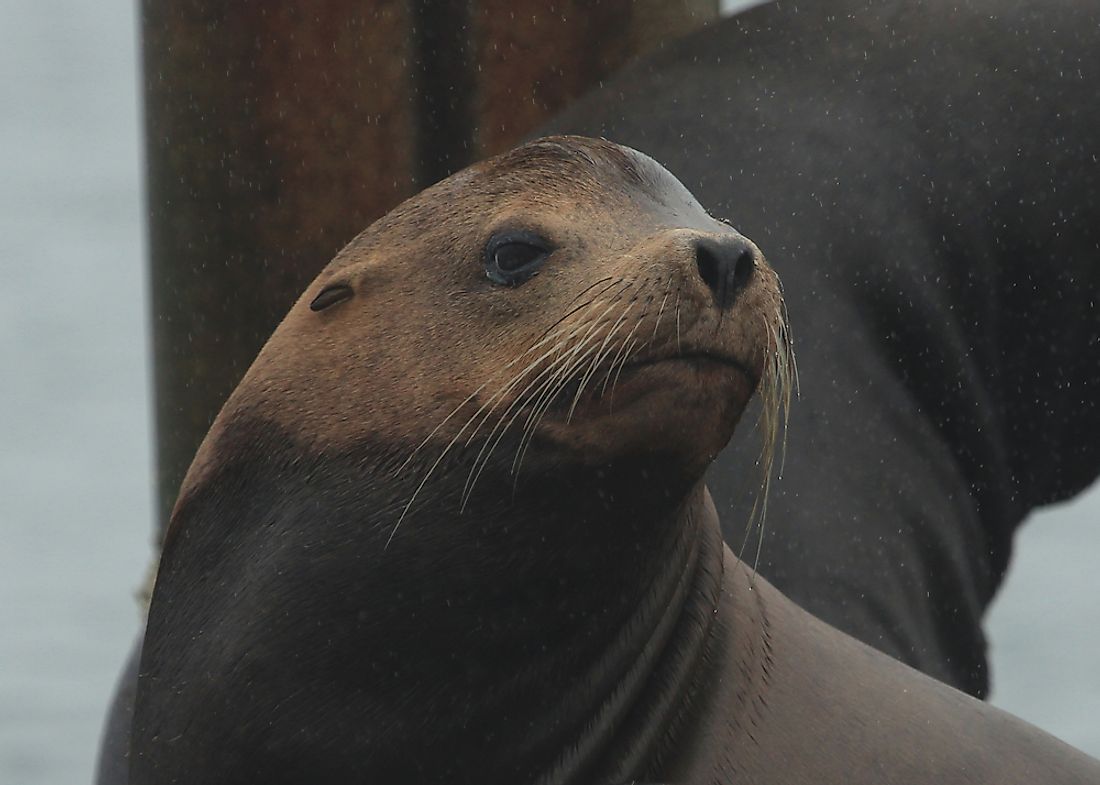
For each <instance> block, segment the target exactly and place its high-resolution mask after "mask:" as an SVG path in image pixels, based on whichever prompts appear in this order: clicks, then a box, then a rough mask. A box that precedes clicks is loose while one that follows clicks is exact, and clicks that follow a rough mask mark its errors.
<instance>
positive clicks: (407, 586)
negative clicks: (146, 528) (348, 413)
mask: <svg viewBox="0 0 1100 785" xmlns="http://www.w3.org/2000/svg"><path fill="white" fill-rule="evenodd" d="M236 427H244V426H243V425H242V424H238V426H236ZM245 430H247V431H248V433H247V435H246V434H245V433H244V432H238V433H235V434H233V438H232V442H233V443H234V444H236V445H249V447H248V448H247V449H246V451H245V453H244V454H242V455H240V456H239V457H237V456H234V455H233V454H232V453H231V452H230V451H228V450H224V449H223V450H221V451H220V452H219V454H220V455H221V456H223V458H225V459H226V460H225V462H224V463H223V464H220V465H219V466H218V467H217V468H214V469H212V470H211V472H210V474H209V477H210V480H209V482H207V483H203V484H202V485H201V486H200V487H199V488H197V489H196V490H195V491H194V492H193V493H192V494H191V495H190V497H189V498H188V499H186V500H184V501H183V502H181V505H180V507H179V509H178V514H179V515H180V516H181V519H182V520H181V521H180V523H181V524H182V525H181V526H180V527H179V534H178V536H177V537H176V538H175V539H174V540H173V542H172V544H171V547H170V548H169V549H168V550H167V551H166V555H165V560H164V562H163V567H162V569H163V572H162V575H161V580H162V581H163V582H164V583H163V589H162V591H161V602H160V605H161V607H172V606H173V605H174V606H175V612H177V613H185V614H187V615H195V616H196V618H194V619H192V621H193V622H194V626H195V628H196V629H202V630H203V635H201V636H199V638H198V639H197V640H196V641H194V642H193V645H192V646H191V647H190V649H189V650H187V651H184V650H183V649H180V650H179V651H178V652H176V651H167V650H164V651H160V652H157V656H158V657H159V658H168V659H169V660H174V659H175V658H176V657H183V656H188V657H193V656H200V657H205V656H206V655H205V654H204V651H205V649H206V647H208V646H212V647H215V648H217V649H219V650H220V652H221V654H222V655H223V657H222V659H221V660H220V661H222V662H226V663H229V664H230V666H229V670H227V671H226V672H222V673H208V674H207V676H206V678H207V679H208V680H209V683H210V684H212V685H214V684H219V683H220V684H224V683H231V682H235V681H237V680H240V679H242V678H246V679H249V680H253V681H256V682H262V683H264V684H265V689H264V690H263V691H256V692H251V691H249V692H247V693H243V694H237V695H236V696H235V697H234V699H233V701H234V703H233V705H232V706H230V705H228V704H227V705H225V706H221V705H219V701H223V700H226V699H225V698H224V697H221V696H220V695H219V692H218V691H217V690H212V691H210V692H206V691H204V690H202V689H199V688H196V689H194V690H193V691H192V692H190V693H189V695H188V697H189V698H190V697H191V696H194V697H193V699H194V700H199V701H203V702H204V708H205V709H206V710H207V711H208V716H210V722H209V724H208V725H206V726H205V727H204V728H202V729H197V728H194V727H192V728H190V729H189V730H188V734H189V738H190V740H191V742H192V743H197V745H198V748H201V749H204V750H211V751H213V752H212V753H207V754H217V755H219V757H220V758H221V759H223V760H224V763H223V765H224V766H225V771H228V772H232V771H233V770H234V766H235V765H236V763H235V762H236V761H241V765H242V766H244V765H246V764H245V763H244V761H247V762H248V763H247V765H248V766H255V765H260V766H262V767H270V768H264V769H263V770H262V771H256V770H253V769H248V770H244V769H241V770H238V773H242V774H246V775H247V777H250V778H256V777H258V776H260V775H262V776H263V777H264V778H266V779H267V780H269V781H272V782H281V781H290V780H291V779H293V778H294V776H296V775H297V774H302V775H303V776H305V775H306V774H308V773H309V772H310V771H315V769H311V768H310V767H311V766H315V765H316V764H317V760H315V759H314V753H312V752H311V750H312V749H313V747H312V744H313V741H311V740H314V739H318V738H323V739H325V740H326V744H325V745H324V746H325V749H326V750H328V752H327V753H326V754H328V755H330V756H331V755H337V756H339V755H341V754H343V753H337V752H334V750H336V749H340V748H343V749H346V750H348V753H347V758H346V759H341V760H340V761H336V762H334V761H333V760H331V759H330V760H327V763H326V766H332V767H334V769H333V770H334V771H342V772H345V773H352V774H355V776H357V777H359V778H362V779H365V780H368V781H401V780H402V778H405V779H407V777H408V772H409V766H410V765H411V764H410V762H416V765H417V766H418V767H423V766H425V765H426V764H425V762H430V763H431V764H432V765H433V766H436V767H439V768H436V769H433V770H432V771H424V772H423V776H422V777H420V779H423V780H425V781H446V782H452V783H462V782H471V783H472V782H475V781H476V782H478V783H492V782H501V783H504V782H508V783H511V782H545V783H573V782H583V781H588V780H589V779H590V778H591V776H592V774H593V772H605V773H606V774H607V776H608V777H611V776H612V775H614V776H616V777H617V776H618V774H619V773H620V772H622V773H624V775H625V776H627V779H629V777H631V776H635V775H636V774H639V773H640V772H641V771H642V769H641V767H643V766H645V765H647V764H648V763H649V762H650V759H651V757H652V755H651V753H652V752H653V751H654V749H655V748H656V746H657V740H659V739H661V738H662V737H663V736H664V735H665V734H667V733H668V732H669V729H670V728H671V727H672V726H673V724H674V722H675V718H676V717H677V715H678V714H679V713H680V712H681V709H682V703H683V701H684V696H685V695H687V694H689V693H690V691H689V690H688V689H687V688H686V686H687V685H688V684H690V681H691V675H692V673H693V668H694V665H695V663H696V661H697V660H698V658H699V657H700V655H701V652H702V650H703V644H704V642H705V640H706V637H707V630H708V627H709V622H710V618H711V615H712V612H713V609H714V607H715V603H716V599H715V598H716V596H717V590H718V583H719V575H720V566H719V565H720V553H721V548H720V543H719V541H718V539H717V537H718V536H717V533H716V532H717V525H716V523H715V521H714V519H713V508H712V507H710V506H709V497H707V496H706V491H705V489H704V488H703V486H702V485H701V484H696V485H695V486H694V487H692V488H691V489H690V490H689V492H688V493H687V494H686V495H685V496H684V497H683V498H682V499H681V500H680V501H679V503H677V504H675V506H674V507H672V508H671V509H670V510H662V511H661V512H660V513H654V514H653V515H652V517H648V518H647V517H646V516H645V515H644V514H641V513H639V512H637V511H638V510H642V509H643V508H642V507H631V508H630V509H631V510H633V511H634V513H633V515H632V516H631V517H624V516H623V515H621V514H619V515H616V514H612V513H611V512H609V510H610V509H616V510H617V509H619V508H620V507H621V506H622V505H613V507H609V508H606V509H605V508H603V507H600V506H599V505H598V504H596V503H595V501H594V500H592V499H589V498H587V497H586V498H585V499H584V500H582V501H581V502H580V503H572V504H561V503H560V501H559V503H558V504H556V505H555V504H545V505H543V504H541V503H539V499H538V493H534V494H533V495H532V493H533V492H532V491H531V490H530V486H529V485H528V486H524V487H526V488H527V491H526V493H527V494H528V495H524V491H523V490H522V489H521V490H520V491H519V493H520V496H519V497H518V498H517V499H512V498H511V496H510V493H499V492H495V493H491V492H489V490H485V491H482V492H480V493H478V494H475V495H474V496H473V497H472V498H471V500H470V502H469V504H468V506H467V507H466V508H465V509H464V510H463V509H460V507H459V505H458V504H457V501H458V500H457V498H454V499H453V500H452V501H453V502H454V503H453V504H452V503H448V502H447V501H446V500H445V498H444V497H446V496H448V494H446V493H444V492H443V491H439V490H437V491H435V492H436V493H442V494H443V496H439V497H435V498H434V499H433V500H432V503H430V504H426V505H424V506H423V507H416V506H414V507H412V508H411V509H410V511H409V514H408V515H407V516H406V518H405V519H404V521H403V522H402V523H401V526H400V527H399V528H398V530H397V531H396V533H394V532H393V531H392V527H393V524H394V521H395V520H396V518H397V516H398V514H399V512H400V509H401V505H402V503H403V501H405V499H406V498H407V494H408V492H409V491H410V490H411V488H412V487H414V486H413V484H412V483H413V481H412V479H410V478H406V479H405V480H403V481H401V482H399V483H397V484H396V485H395V484H394V483H393V481H392V479H390V478H392V475H393V467H392V466H390V465H388V463H387V462H386V461H385V460H383V461H382V462H380V463H379V462H372V461H371V460H369V459H368V457H367V454H368V453H370V452H371V451H367V453H363V454H360V453H354V454H348V455H342V456H341V455H336V454H332V453H327V454H325V455H312V454H310V450H309V448H308V446H303V445H301V444H297V443H295V442H293V440H292V439H290V437H288V436H286V435H285V434H280V433H279V432H278V429H277V428H275V427H273V426H271V425H270V424H264V425H262V426H261V425H254V426H251V427H248V428H245ZM387 452H389V451H387V450H382V451H381V453H382V454H383V455H385V454H386V453H387ZM375 454H377V451H375ZM258 464H264V465H263V467H262V468H263V471H255V467H256V466H257V465H258ZM268 464H270V465H268ZM242 465H247V466H248V467H250V469H251V470H250V471H248V472H244V471H242V470H238V468H237V467H238V466H242ZM487 471H488V472H489V475H488V476H486V477H483V481H484V484H483V485H482V486H481V487H482V488H485V489H489V488H491V487H492V486H493V483H498V484H499V483H500V482H501V480H502V478H501V477H497V476H494V469H493V468H492V467H491V468H490V469H489V470H487ZM413 476H415V475H413ZM449 476H451V475H450V474H449V473H447V472H443V473H442V474H441V479H442V480H443V484H444V485H447V484H448V483H447V482H446V479H447V478H448V477H449ZM459 476H463V475H461V474H460V475H459ZM258 478H265V479H264V483H265V484H264V487H256V486H255V483H256V482H258V481H259V480H258ZM383 478H386V479H385V481H384V482H383ZM549 479H550V480H551V481H553V480H554V479H555V478H554V477H550V478H549ZM557 479H561V478H560V477H558V478H557ZM574 489H575V488H574ZM451 490H454V489H453V488H451ZM510 490H511V489H510V488H509V491H510ZM568 492H569V487H568V486H567V485H566V486H563V487H560V488H559V491H558V495H559V497H560V496H562V495H567V494H568ZM490 498H495V499H497V502H496V503H495V504H493V503H490V502H489V501H488V499H490ZM242 499H248V500H249V504H248V505H246V504H244V503H243V502H242ZM517 504H518V505H521V506H520V507H517V506H516V505H517ZM585 508H588V510H589V512H587V513H586V512H585V511H584V510H585ZM226 509H232V510H234V511H235V512H236V514H237V515H238V516H244V518H247V520H245V519H244V518H240V519H238V520H236V521H235V522H234V525H232V526H229V527H226V526H225V525H223V524H222V523H221V522H222V521H223V520H224V511H225V510H226ZM653 509H657V506H656V505H653ZM303 516H308V518H309V525H308V526H305V525H302V520H303ZM391 535H392V536H391ZM456 535H460V536H456ZM215 559H216V560H219V564H218V565H217V567H216V568H215V567H213V566H212V565H213V560H215ZM185 560H186V561H190V562H191V563H200V564H207V565H211V566H210V567H208V569H211V570H212V571H213V570H216V571H217V572H218V573H219V574H223V575H226V576H232V577H230V578H227V580H226V581H222V582H221V583H220V584H219V585H218V586H214V585H211V584H206V583H203V584H202V585H199V586H196V587H193V588H192V590H191V591H189V593H188V594H187V595H186V596H178V597H177V596H172V595H171V593H170V587H171V586H172V585H173V584H174V573H175V572H176V569H177V565H178V564H180V563H183V562H184V561H185ZM227 584H232V585H227ZM302 585H308V586H310V587H311V591H310V592H309V593H308V595H305V594H303V592H301V591H300V588H299V587H300V586H302ZM208 595H209V596H208ZM214 597H216V598H221V600H219V601H214V600H213V599H211V598H214ZM383 598H384V599H383ZM246 608H250V609H251V611H249V612H247V613H246V612H245V611H244V609H246ZM199 609H202V610H199ZM207 609H208V610H207ZM199 617H201V618H199ZM305 620H308V623H305ZM161 625H162V616H161V613H160V612H159V611H158V610H157V609H156V608H154V610H153V613H152V615H151V617H150V629H151V630H155V631H157V632H156V633H155V634H156V635H157V636H158V637H159V636H161V635H163V636H164V638H165V639H168V638H169V636H168V635H167V634H166V631H164V630H161V629H160V628H161ZM229 629H232V630H233V633H234V634H233V635H232V636H231V635H229V634H228V632H227V630H229ZM156 639H158V638H154V639H153V640H156ZM273 642H277V643H273ZM226 647H230V648H231V649H232V650H231V651H228V652H227V651H226ZM349 652H354V653H355V655H354V656H349ZM169 667H173V666H172V665H169ZM242 702H243V703H244V704H248V705H242ZM184 715H186V712H184ZM240 716H261V717H265V718H271V723H270V724H264V725H263V726H259V725H257V726H253V725H250V724H248V723H244V724H234V723H235V720H234V719H233V718H234V717H240ZM348 716H355V717H356V718H357V720H356V723H354V726H352V725H349V724H348V723H346V722H336V721H335V719H334V718H338V717H348ZM284 726H285V727H284ZM291 726H293V727H294V728H299V729H300V728H309V729H310V733H309V737H310V738H308V739H305V738H301V737H300V735H299V734H300V731H294V732H290V731H291ZM161 732H162V733H168V732H172V730H171V729H170V728H163V729H162V730H161ZM273 734H274V737H277V738H281V739H291V740H292V741H290V742H288V744H289V747H288V748H287V749H286V750H283V751H281V752H279V753H278V754H275V755H273V754H272V753H271V752H270V750H267V747H266V739H269V738H272V737H273ZM200 736H201V737H203V738H201V739H200V738H198V737H200ZM341 740H343V742H344V743H341ZM298 741H300V742H301V745H300V748H299V747H296V746H295V745H297V744H298ZM364 745H365V746H366V747H369V748H370V750H369V754H365V753H364ZM257 762H259V763H258V764H257ZM296 766H301V767H302V769H301V771H297V770H296V768H295V767H296Z"/></svg>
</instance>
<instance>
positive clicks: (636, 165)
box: [478, 136, 694, 201]
mask: <svg viewBox="0 0 1100 785" xmlns="http://www.w3.org/2000/svg"><path fill="white" fill-rule="evenodd" d="M478 174H480V175H481V176H482V177H484V178H486V179H488V180H494V179H497V180H500V181H501V183H502V184H504V183H506V182H509V181H512V182H514V181H516V180H520V181H522V182H524V183H530V182H531V181H532V180H533V181H536V182H539V183H542V184H546V185H551V184H562V185H564V186H566V187H567V188H568V189H569V191H570V192H576V191H577V190H579V189H581V188H583V190H587V191H590V192H592V193H593V195H596V194H601V195H605V194H606V193H607V191H608V190H610V189H611V188H612V187H613V186H614V185H619V186H622V187H624V188H621V189H619V190H623V191H624V193H628V194H637V193H638V192H641V193H643V194H645V195H646V196H649V197H650V198H652V199H654V200H656V201H664V200H665V199H667V198H668V196H670V191H672V192H675V195H676V196H683V195H687V196H688V197H689V198H690V194H689V193H688V192H687V189H685V188H684V187H683V185H681V184H680V182H679V181H678V180H677V179H676V178H675V177H673V176H672V175H671V174H670V173H669V172H668V170H666V169H665V168H664V167H663V166H661V165H660V164H659V163H657V162H656V161H654V160H653V159H652V158H650V157H649V156H647V155H645V154H643V153H640V152H638V151H637V150H633V149H631V148H629V147H623V146H622V145H618V144H615V143H614V142H609V141H607V140H606V139H592V138H589V137H584V136H547V137H543V138H541V139H536V140H534V141H532V142H528V143H527V144H524V145H520V146H519V147H516V148H515V149H513V150H510V151H508V152H506V153H502V154H501V155H498V156H496V157H495V158H491V159H490V160H488V161H486V162H485V163H484V164H483V165H482V166H481V167H480V171H479V173H478ZM692 201H694V199H692Z"/></svg>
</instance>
